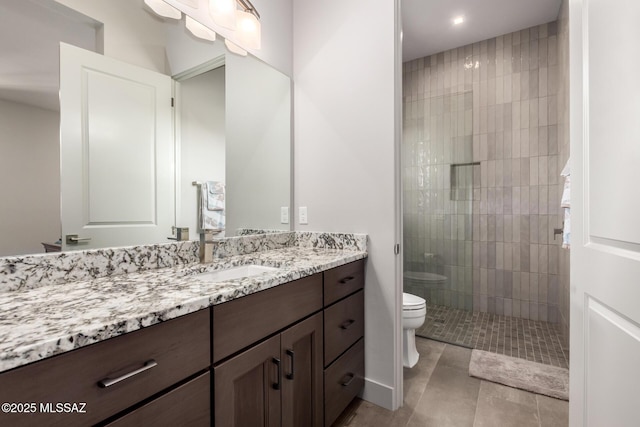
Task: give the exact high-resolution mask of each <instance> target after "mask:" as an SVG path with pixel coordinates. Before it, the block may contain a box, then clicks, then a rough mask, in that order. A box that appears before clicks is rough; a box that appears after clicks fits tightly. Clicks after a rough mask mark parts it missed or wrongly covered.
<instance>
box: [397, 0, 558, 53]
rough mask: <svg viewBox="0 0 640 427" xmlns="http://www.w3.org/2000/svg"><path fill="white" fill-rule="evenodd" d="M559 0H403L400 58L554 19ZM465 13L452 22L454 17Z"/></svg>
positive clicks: (464, 43)
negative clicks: (461, 19)
mask: <svg viewBox="0 0 640 427" xmlns="http://www.w3.org/2000/svg"><path fill="white" fill-rule="evenodd" d="M561 3H562V0H402V31H403V46H402V61H403V62H406V61H411V60H413V59H416V58H422V57H425V56H429V55H432V54H434V53H439V52H443V51H445V50H449V49H453V48H456V47H460V46H465V45H467V44H470V43H474V42H478V41H482V40H486V39H490V38H492V37H496V36H499V35H502V34H507V33H511V32H513V31H517V30H522V29H525V28H529V27H533V26H534V25H539V24H544V23H546V22H551V21H555V20H556V19H557V17H558V12H559V11H560V4H561ZM458 16H463V17H464V22H463V23H461V24H459V25H454V23H453V20H454V18H456V17H458Z"/></svg>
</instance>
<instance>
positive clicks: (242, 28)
mask: <svg viewBox="0 0 640 427" xmlns="http://www.w3.org/2000/svg"><path fill="white" fill-rule="evenodd" d="M236 36H237V37H238V42H240V44H241V45H242V46H244V47H246V48H248V49H260V45H261V40H260V39H261V37H260V21H259V20H258V18H256V17H255V16H254V15H253V14H252V13H249V12H244V11H242V10H236Z"/></svg>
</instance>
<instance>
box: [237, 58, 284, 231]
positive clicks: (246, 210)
mask: <svg viewBox="0 0 640 427" xmlns="http://www.w3.org/2000/svg"><path fill="white" fill-rule="evenodd" d="M225 68H226V83H227V87H226V93H227V100H226V118H227V122H226V137H227V150H226V155H227V156H226V158H227V179H226V183H227V199H226V201H227V217H226V219H227V236H230V235H233V234H234V233H235V231H236V230H237V229H238V228H263V229H283V230H289V227H290V226H289V224H280V208H281V207H288V206H289V205H290V204H291V81H290V79H289V77H287V76H286V75H284V74H282V73H280V72H279V71H276V70H274V69H273V68H271V67H269V66H267V65H265V64H264V63H263V62H262V61H260V60H258V59H256V58H253V57H239V56H237V55H233V54H229V55H226V65H225Z"/></svg>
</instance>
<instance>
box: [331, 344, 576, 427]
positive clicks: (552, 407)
mask: <svg viewBox="0 0 640 427" xmlns="http://www.w3.org/2000/svg"><path fill="white" fill-rule="evenodd" d="M416 346H417V348H418V352H419V353H420V360H419V361H418V363H417V364H416V366H414V367H413V368H411V369H405V370H404V404H403V406H402V407H401V408H400V409H398V410H397V411H395V412H394V411H389V410H386V409H384V408H381V407H379V406H376V405H374V404H372V403H369V402H367V401H364V400H360V399H357V398H356V399H355V400H354V401H353V402H352V404H351V405H350V406H349V407H348V408H347V409H346V410H345V411H344V412H343V414H342V415H341V416H340V418H338V420H337V421H336V422H335V423H334V426H335V427H496V426H500V427H529V426H531V427H567V426H568V424H569V402H565V401H563V400H558V399H553V398H551V397H547V396H541V395H538V394H534V393H529V392H527V391H522V390H518V389H515V388H511V387H507V386H503V385H501V384H495V383H491V382H488V381H484V380H480V379H478V378H473V377H470V376H469V360H470V359H471V350H470V349H467V348H463V347H458V346H455V345H450V344H445V343H442V342H438V341H432V340H427V339H423V338H417V339H416Z"/></svg>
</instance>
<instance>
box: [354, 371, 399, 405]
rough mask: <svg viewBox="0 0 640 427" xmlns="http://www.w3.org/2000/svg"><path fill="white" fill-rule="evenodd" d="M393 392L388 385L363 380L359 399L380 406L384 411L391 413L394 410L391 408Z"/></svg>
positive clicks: (366, 379)
mask: <svg viewBox="0 0 640 427" xmlns="http://www.w3.org/2000/svg"><path fill="white" fill-rule="evenodd" d="M393 392H394V390H393V387H389V386H388V385H384V384H380V383H379V382H377V381H374V380H371V379H369V378H365V379H364V390H363V391H362V393H360V398H361V399H363V400H366V401H367V402H371V403H373V404H375V405H378V406H382V407H383V408H385V409H388V410H390V411H393V410H395V409H396V408H394V407H393V402H394V396H393Z"/></svg>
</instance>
